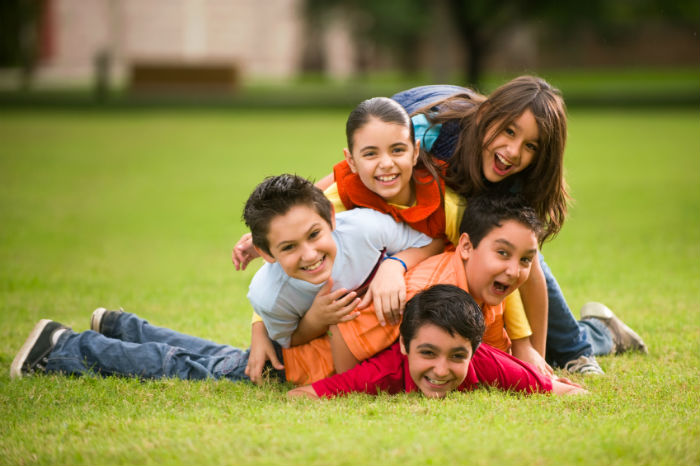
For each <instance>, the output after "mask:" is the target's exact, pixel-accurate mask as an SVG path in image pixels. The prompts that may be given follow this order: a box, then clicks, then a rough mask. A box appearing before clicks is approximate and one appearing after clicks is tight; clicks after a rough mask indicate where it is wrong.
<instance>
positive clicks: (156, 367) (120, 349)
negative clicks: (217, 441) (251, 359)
mask: <svg viewBox="0 0 700 466" xmlns="http://www.w3.org/2000/svg"><path fill="white" fill-rule="evenodd" d="M104 323H105V325H104V326H103V332H104V335H103V334H100V333H97V332H93V331H92V330H88V331H85V332H81V333H75V332H73V331H67V332H65V333H64V334H63V335H61V336H60V338H59V339H58V342H57V343H56V346H55V347H54V349H53V350H52V351H51V354H49V361H48V365H47V366H46V372H47V373H51V372H61V373H64V374H68V375H70V374H74V375H80V374H85V373H96V374H99V375H105V376H106V375H121V376H128V377H140V378H144V379H157V378H167V377H171V378H179V379H209V378H214V379H221V378H226V379H229V380H232V381H240V380H250V379H249V378H248V376H247V375H245V373H244V371H245V368H246V365H247V364H248V354H249V352H248V350H241V349H239V348H234V347H232V346H228V345H219V344H216V343H213V342H211V341H207V340H204V339H202V338H197V337H193V336H189V335H184V334H182V333H178V332H175V331H173V330H170V329H167V328H161V327H155V326H153V325H151V324H149V323H148V322H147V321H145V320H143V319H141V318H139V317H138V316H136V315H135V314H131V313H128V312H125V313H123V314H120V315H119V317H118V318H117V319H112V321H111V322H109V321H107V320H105V322H104ZM110 324H111V325H110Z"/></svg>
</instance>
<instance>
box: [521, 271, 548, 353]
mask: <svg viewBox="0 0 700 466" xmlns="http://www.w3.org/2000/svg"><path fill="white" fill-rule="evenodd" d="M519 290H520V295H521V297H522V299H523V305H524V306H525V314H527V320H528V321H529V322H530V327H532V336H531V337H530V338H531V339H532V346H533V347H534V348H535V349H536V350H537V352H538V353H540V355H542V356H544V353H545V347H546V345H547V314H548V309H549V307H548V306H549V302H548V300H547V283H546V281H545V279H544V272H542V267H541V266H540V261H539V260H535V261H534V262H533V264H532V270H531V271H530V277H529V278H528V279H527V281H526V282H525V283H523V284H522V285H521V286H520V288H519Z"/></svg>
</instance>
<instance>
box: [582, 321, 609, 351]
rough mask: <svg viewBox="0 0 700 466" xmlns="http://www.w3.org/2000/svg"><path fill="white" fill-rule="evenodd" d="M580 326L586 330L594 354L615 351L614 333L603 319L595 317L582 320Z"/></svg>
mask: <svg viewBox="0 0 700 466" xmlns="http://www.w3.org/2000/svg"><path fill="white" fill-rule="evenodd" d="M579 326H580V327H581V328H582V329H583V330H584V331H585V332H586V337H587V338H588V341H590V342H591V347H592V348H593V356H604V355H606V354H611V353H613V351H614V346H615V343H614V342H613V337H612V333H610V329H608V327H607V326H606V325H605V324H604V323H603V321H602V320H600V319H595V318H592V319H584V320H580V321H579Z"/></svg>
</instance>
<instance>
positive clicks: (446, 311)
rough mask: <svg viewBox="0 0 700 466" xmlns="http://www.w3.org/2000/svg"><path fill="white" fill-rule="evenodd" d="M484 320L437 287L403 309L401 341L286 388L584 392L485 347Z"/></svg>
mask: <svg viewBox="0 0 700 466" xmlns="http://www.w3.org/2000/svg"><path fill="white" fill-rule="evenodd" d="M483 334H484V317H483V314H482V312H481V309H479V306H478V305H477V304H476V302H474V300H473V299H472V298H471V296H469V294H468V293H467V292H465V291H464V290H462V289H460V288H458V287H456V286H454V285H435V286H433V287H431V288H428V289H427V290H425V291H422V292H421V293H419V294H417V295H416V296H414V297H413V298H411V300H410V301H409V302H408V303H407V305H406V310H405V312H404V316H403V320H402V322H401V326H400V337H399V341H398V342H397V343H395V344H394V345H392V346H391V347H389V348H387V349H386V350H384V351H382V352H381V353H379V354H377V355H376V356H373V357H372V358H370V359H368V360H366V361H364V362H362V363H361V364H359V365H357V366H355V367H354V368H352V369H350V370H349V371H347V372H344V373H342V374H336V375H334V376H331V377H328V378H325V379H322V380H319V381H317V382H314V383H313V384H311V385H305V386H303V387H298V388H295V389H293V390H290V391H289V392H288V393H287V394H288V396H290V397H296V396H307V397H310V398H320V397H326V398H332V397H334V396H338V395H343V394H346V393H352V392H362V393H368V394H372V395H376V394H378V393H382V392H385V393H389V394H395V393H403V392H407V393H410V392H415V391H420V392H421V393H423V394H424V395H425V396H427V397H430V398H443V397H445V396H446V395H447V393H448V392H450V391H453V390H457V391H466V390H474V389H475V388H477V387H478V386H480V385H485V386H490V387H495V388H499V389H502V390H513V391H518V392H526V393H533V392H538V393H547V392H552V393H554V394H557V395H562V394H576V393H587V392H586V390H584V389H583V388H581V387H580V386H578V385H576V384H573V383H571V382H569V381H568V380H566V379H558V378H556V377H549V376H545V375H542V374H541V373H540V372H539V371H538V370H537V369H536V368H535V367H534V366H532V365H531V364H529V363H526V362H523V361H520V360H518V359H516V358H514V357H513V356H510V355H509V354H506V353H504V352H503V351H500V350H498V349H495V348H492V347H490V346H488V345H486V344H480V343H481V339H482V336H483Z"/></svg>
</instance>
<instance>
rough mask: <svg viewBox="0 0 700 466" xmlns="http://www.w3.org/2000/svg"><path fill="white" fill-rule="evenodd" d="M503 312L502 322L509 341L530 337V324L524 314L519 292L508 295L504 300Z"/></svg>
mask: <svg viewBox="0 0 700 466" xmlns="http://www.w3.org/2000/svg"><path fill="white" fill-rule="evenodd" d="M504 307H505V310H504V312H503V321H504V323H505V325H506V332H508V336H509V337H510V339H511V340H519V339H521V338H525V337H529V336H530V335H532V329H531V328H530V322H528V320H527V315H526V314H525V306H523V300H522V298H521V297H520V291H518V290H515V291H514V292H513V293H511V294H509V295H508V297H506V300H505V306H504Z"/></svg>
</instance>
